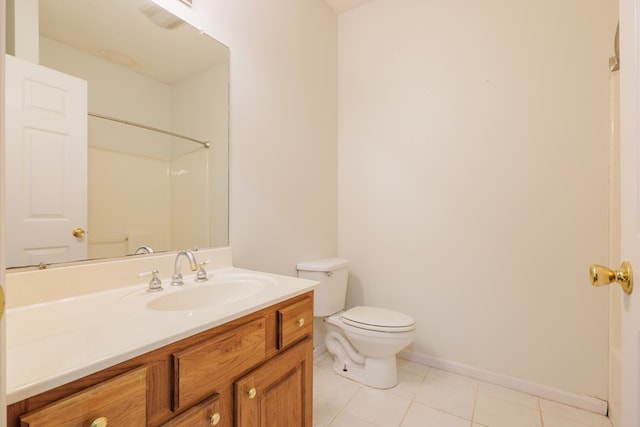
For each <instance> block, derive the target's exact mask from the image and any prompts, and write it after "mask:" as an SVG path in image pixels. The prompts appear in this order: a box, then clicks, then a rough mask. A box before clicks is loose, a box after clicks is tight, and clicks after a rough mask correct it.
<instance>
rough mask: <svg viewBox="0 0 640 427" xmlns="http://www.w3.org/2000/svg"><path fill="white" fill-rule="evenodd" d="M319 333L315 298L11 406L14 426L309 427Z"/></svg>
mask: <svg viewBox="0 0 640 427" xmlns="http://www.w3.org/2000/svg"><path fill="white" fill-rule="evenodd" d="M312 336H313V293H312V292H308V293H305V294H303V295H300V296H297V297H294V298H291V299H289V300H287V301H284V302H282V303H278V304H275V305H273V306H271V307H268V308H265V309H262V310H259V311H257V312H255V313H252V314H248V315H246V316H243V317H241V318H239V319H236V320H233V321H230V322H228V323H225V324H223V325H220V326H218V327H215V328H212V329H210V330H208V331H205V332H202V333H199V334H196V335H194V336H191V337H188V338H185V339H183V340H180V341H178V342H175V343H173V344H169V345H167V346H165V347H162V348H159V349H157V350H154V351H152V352H150V353H147V354H144V355H141V356H138V357H136V358H134V359H131V360H128V361H126V362H123V363H120V364H117V365H115V366H112V367H110V368H107V369H104V370H102V371H99V372H96V373H95V374H92V375H89V376H87V377H84V378H81V379H79V380H76V381H73V382H71V383H69V384H66V385H64V386H61V387H57V388H55V389H52V390H49V391H46V392H44V393H41V394H39V395H36V396H32V397H30V398H28V399H25V400H23V401H21V402H17V403H14V404H12V405H9V406H8V408H7V425H8V426H10V427H18V426H20V427H23V426H29V427H38V426H44V425H52V422H51V420H54V425H59V426H73V427H75V426H83V427H85V426H90V425H91V422H92V421H94V420H96V419H99V418H100V417H107V419H108V422H109V425H127V426H129V425H131V426H145V425H146V426H152V427H155V426H167V427H175V426H180V427H191V426H201V425H202V426H205V425H206V426H211V425H216V426H220V427H231V426H237V427H249V426H251V427H253V426H287V427H289V426H300V427H306V426H311V425H312V375H313V339H312ZM252 389H253V390H254V391H251V390H252ZM65 417H66V418H65ZM119 417H131V418H119ZM96 425H99V424H96Z"/></svg>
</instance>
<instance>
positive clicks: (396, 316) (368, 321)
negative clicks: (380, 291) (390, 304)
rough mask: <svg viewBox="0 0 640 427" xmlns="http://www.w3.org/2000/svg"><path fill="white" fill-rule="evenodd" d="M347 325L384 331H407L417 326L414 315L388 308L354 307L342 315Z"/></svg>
mask: <svg viewBox="0 0 640 427" xmlns="http://www.w3.org/2000/svg"><path fill="white" fill-rule="evenodd" d="M340 317H342V321H343V322H344V323H346V324H347V325H351V326H354V327H356V328H361V329H368V330H372V331H382V332H406V331H412V330H413V329H415V327H416V321H415V320H414V319H413V317H411V316H409V315H407V314H404V313H399V312H397V311H393V310H387V309H386V308H378V307H363V306H360V307H353V308H351V309H349V310H347V311H345V312H344V313H342V315H341V316H340Z"/></svg>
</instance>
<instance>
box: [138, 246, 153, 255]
mask: <svg viewBox="0 0 640 427" xmlns="http://www.w3.org/2000/svg"><path fill="white" fill-rule="evenodd" d="M152 253H153V249H151V246H147V245H143V246H140V247H139V248H138V249H136V251H135V252H134V253H133V254H134V255H142V254H152Z"/></svg>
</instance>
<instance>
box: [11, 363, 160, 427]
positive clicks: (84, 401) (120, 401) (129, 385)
mask: <svg viewBox="0 0 640 427" xmlns="http://www.w3.org/2000/svg"><path fill="white" fill-rule="evenodd" d="M146 407H147V368H139V369H135V370H134V371H132V372H128V373H126V374H123V375H120V376H118V377H116V378H113V379H111V380H108V381H105V382H103V383H101V384H98V385H95V386H93V387H90V388H88V389H86V390H84V391H81V392H78V393H75V394H73V395H71V396H69V397H67V398H65V399H61V400H59V401H57V402H55V403H52V404H50V405H47V406H45V407H43V408H40V409H37V410H35V411H33V412H30V413H28V414H25V415H24V416H22V417H20V419H21V422H22V427H40V426H42V427H44V426H52V425H57V426H78V427H84V426H91V427H103V426H106V425H107V423H109V424H111V425H122V426H124V425H128V426H142V425H145V424H146V423H147V411H146Z"/></svg>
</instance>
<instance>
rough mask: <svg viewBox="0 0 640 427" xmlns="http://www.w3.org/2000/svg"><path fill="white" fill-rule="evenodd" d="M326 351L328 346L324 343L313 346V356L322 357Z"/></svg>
mask: <svg viewBox="0 0 640 427" xmlns="http://www.w3.org/2000/svg"><path fill="white" fill-rule="evenodd" d="M325 351H327V346H326V345H324V343H322V344H320V345H318V346H316V347H313V358H314V359H315V358H316V357H320V356H321V355H322V353H324V352H325Z"/></svg>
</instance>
